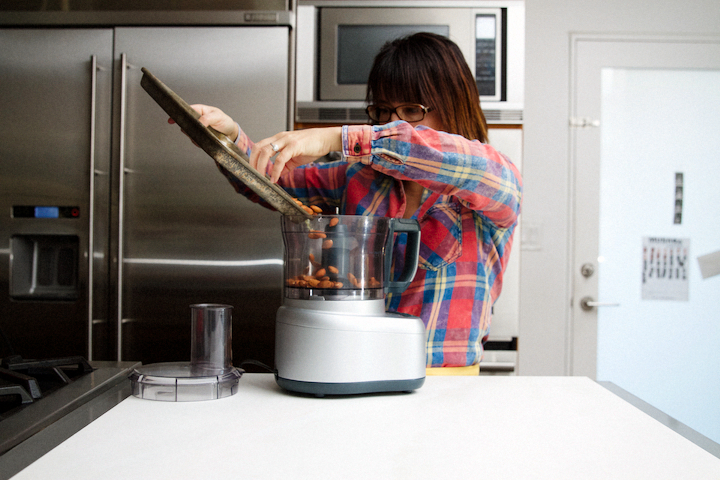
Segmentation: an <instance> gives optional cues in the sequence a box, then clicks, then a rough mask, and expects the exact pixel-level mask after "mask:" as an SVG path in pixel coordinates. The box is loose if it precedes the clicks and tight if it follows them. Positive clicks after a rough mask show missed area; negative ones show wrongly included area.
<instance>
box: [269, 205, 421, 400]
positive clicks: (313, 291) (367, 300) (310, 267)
mask: <svg viewBox="0 0 720 480" xmlns="http://www.w3.org/2000/svg"><path fill="white" fill-rule="evenodd" d="M281 223H282V235H283V241H284V245H285V253H284V260H285V262H284V281H285V285H284V289H283V293H284V295H283V304H282V306H281V307H280V308H279V310H278V312H277V316H276V323H275V327H276V332H275V368H276V374H275V375H276V380H277V383H278V385H280V386H281V387H282V388H284V389H286V390H289V391H293V392H300V393H308V394H313V395H316V396H324V395H344V394H360V393H373V392H401V391H412V390H415V389H417V388H419V387H421V386H422V384H423V383H424V381H425V326H424V324H423V322H422V320H421V319H420V318H418V317H414V316H411V315H405V314H400V313H389V312H386V311H385V294H386V293H390V292H394V293H401V292H403V291H404V290H405V289H406V288H407V286H408V285H409V284H410V281H411V280H412V278H413V277H414V275H415V271H416V270H417V265H418V251H419V245H420V227H419V224H418V222H417V221H416V220H409V219H398V218H386V217H367V216H355V215H316V216H313V217H310V218H308V217H305V216H294V215H284V216H283V217H282V219H281ZM396 234H403V235H406V236H407V239H406V243H405V252H404V253H405V255H404V258H403V259H400V260H398V263H400V264H402V265H393V245H394V243H395V235H396ZM394 267H397V268H398V269H400V268H401V269H402V271H401V272H400V273H399V275H398V278H397V279H396V280H394V279H393V276H394V274H393V268H394Z"/></svg>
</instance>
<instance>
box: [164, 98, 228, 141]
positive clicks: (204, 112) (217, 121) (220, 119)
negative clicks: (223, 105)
mask: <svg viewBox="0 0 720 480" xmlns="http://www.w3.org/2000/svg"><path fill="white" fill-rule="evenodd" d="M190 106H191V107H192V108H193V109H195V111H196V112H198V113H199V114H200V118H199V119H198V120H200V123H202V124H203V125H205V126H206V127H212V128H214V129H215V130H217V131H218V132H220V133H224V134H225V135H227V137H228V138H229V139H230V140H232V141H233V142H234V141H235V140H237V137H238V135H239V133H240V132H239V131H238V126H237V123H235V121H234V120H233V119H232V118H230V117H229V116H228V115H227V114H226V113H225V112H223V111H222V110H220V109H219V108H216V107H210V106H208V105H200V104H197V105H190ZM168 123H170V124H173V123H175V121H174V120H173V119H172V118H168Z"/></svg>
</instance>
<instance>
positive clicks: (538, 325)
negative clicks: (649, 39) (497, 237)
mask: <svg viewBox="0 0 720 480" xmlns="http://www.w3.org/2000/svg"><path fill="white" fill-rule="evenodd" d="M718 5H719V4H718V2H717V0H653V1H647V0H603V1H600V2H599V1H597V0H526V3H525V8H526V12H525V13H526V17H525V22H526V24H525V25H526V36H525V111H524V118H525V122H524V140H525V142H524V157H523V178H524V187H525V197H524V201H523V212H522V215H523V231H522V237H521V238H522V241H521V245H522V247H521V248H522V264H521V267H520V293H521V295H520V334H519V339H520V340H519V342H520V344H519V347H518V349H519V374H521V375H565V374H567V373H568V371H569V365H568V355H567V353H568V337H567V331H568V322H569V313H570V295H571V294H570V291H571V277H570V272H569V259H570V248H571V245H570V243H569V242H570V240H569V239H570V230H571V229H570V227H571V225H570V219H569V204H570V198H569V193H568V192H569V187H570V184H569V174H568V172H569V167H570V165H569V161H570V155H569V151H568V142H569V127H568V112H569V97H570V91H569V68H570V66H569V60H570V53H569V46H570V32H603V33H608V32H617V33H656V34H657V33H659V34H667V33H671V34H679V33H694V34H703V33H705V34H717V33H719V32H720V7H719V6H718Z"/></svg>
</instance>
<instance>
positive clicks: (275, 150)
mask: <svg viewBox="0 0 720 480" xmlns="http://www.w3.org/2000/svg"><path fill="white" fill-rule="evenodd" d="M270 148H272V151H273V152H275V153H277V152H278V151H279V150H280V147H278V146H277V145H275V144H274V143H271V144H270Z"/></svg>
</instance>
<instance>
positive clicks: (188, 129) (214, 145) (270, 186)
mask: <svg viewBox="0 0 720 480" xmlns="http://www.w3.org/2000/svg"><path fill="white" fill-rule="evenodd" d="M142 72H143V77H142V80H141V81H140V85H141V86H142V87H143V88H144V89H145V91H146V92H147V93H148V94H149V95H150V96H151V97H152V98H153V100H155V102H156V103H157V104H158V105H160V107H162V109H163V110H165V113H167V114H168V116H169V117H170V118H172V119H173V120H174V121H175V123H177V124H178V125H179V126H180V128H182V130H183V131H184V132H185V133H186V134H187V135H188V136H189V137H190V138H191V139H192V140H193V141H194V142H195V143H196V144H197V145H198V146H199V147H200V148H202V149H203V150H204V151H205V153H207V154H208V155H210V157H211V158H213V160H215V161H216V162H217V163H219V164H220V165H222V166H223V167H225V169H226V170H227V171H228V172H230V173H231V174H232V175H233V176H234V177H235V178H237V179H238V180H240V181H241V182H242V183H244V184H245V185H247V186H248V188H250V189H251V190H252V191H253V192H255V193H257V194H258V195H259V196H260V197H262V198H263V199H264V200H265V201H266V202H267V203H269V204H270V205H271V206H272V207H273V208H275V209H276V210H277V211H279V212H280V213H282V214H283V215H302V216H304V217H310V215H309V214H308V213H307V212H306V211H305V210H303V208H302V207H301V206H300V205H298V204H297V203H296V202H295V201H294V199H293V198H292V197H291V196H290V195H289V194H288V193H287V192H286V191H285V190H283V189H282V188H280V187H279V186H278V185H276V184H274V183H272V182H271V181H270V180H269V179H268V178H267V177H265V176H264V175H263V174H262V173H260V172H258V171H257V170H255V169H254V168H252V166H250V163H249V162H248V160H249V159H248V157H247V155H245V153H244V152H243V151H242V150H240V149H239V148H238V147H237V145H235V143H233V142H232V141H231V140H230V139H229V138H228V137H227V136H226V135H225V134H223V133H220V132H218V131H217V130H215V129H213V128H209V127H206V126H205V125H203V124H202V123H200V121H199V120H198V118H199V117H200V114H199V113H198V112H196V111H195V110H194V109H193V108H192V107H190V105H188V104H187V103H186V102H185V101H184V100H183V99H182V98H180V97H179V96H178V95H177V94H176V93H175V92H173V91H172V90H170V88H168V87H167V86H166V85H165V84H164V83H163V82H161V81H160V80H159V79H158V78H157V77H155V76H154V75H153V74H152V73H150V72H149V71H148V69H147V68H142Z"/></svg>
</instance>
